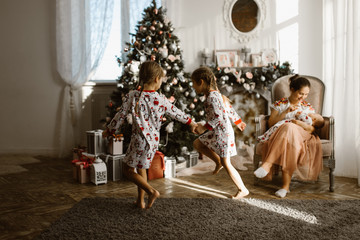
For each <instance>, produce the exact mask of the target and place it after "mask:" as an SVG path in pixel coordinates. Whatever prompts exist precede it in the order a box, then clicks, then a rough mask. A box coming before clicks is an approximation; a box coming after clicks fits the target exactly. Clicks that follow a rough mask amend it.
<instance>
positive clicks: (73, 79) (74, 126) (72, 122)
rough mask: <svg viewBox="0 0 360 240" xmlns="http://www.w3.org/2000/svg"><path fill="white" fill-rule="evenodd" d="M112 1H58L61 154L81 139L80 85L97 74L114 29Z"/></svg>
mask: <svg viewBox="0 0 360 240" xmlns="http://www.w3.org/2000/svg"><path fill="white" fill-rule="evenodd" d="M112 14H113V0H57V1H56V54H57V70H58V72H59V74H60V76H61V78H62V80H63V81H64V83H65V84H66V86H65V87H64V90H63V91H64V92H63V99H61V100H60V101H62V102H63V107H62V109H61V111H60V112H61V119H60V126H59V133H60V134H59V137H60V139H59V156H65V155H66V154H67V153H69V152H70V149H71V148H72V147H73V146H74V144H75V143H78V142H79V136H80V135H79V133H78V132H77V131H78V125H79V124H78V122H79V119H80V114H81V86H82V85H83V84H84V83H86V81H88V79H89V78H90V77H91V74H93V73H94V71H95V70H96V67H97V66H98V63H99V61H100V59H101V57H102V55H103V52H104V49H105V47H106V44H107V40H108V36H109V32H110V29H111V22H112Z"/></svg>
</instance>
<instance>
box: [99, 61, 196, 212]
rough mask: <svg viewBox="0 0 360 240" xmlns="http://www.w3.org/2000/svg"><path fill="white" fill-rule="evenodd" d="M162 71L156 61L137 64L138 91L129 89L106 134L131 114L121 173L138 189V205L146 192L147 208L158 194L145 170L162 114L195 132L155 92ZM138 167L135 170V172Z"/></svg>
mask: <svg viewBox="0 0 360 240" xmlns="http://www.w3.org/2000/svg"><path fill="white" fill-rule="evenodd" d="M163 77H164V71H163V69H162V68H161V67H160V65H159V64H157V63H156V62H150V61H149V62H144V63H142V64H141V66H140V71H139V78H140V80H139V83H140V84H139V85H140V89H141V90H134V91H130V92H129V93H128V94H127V95H126V96H125V98H124V99H123V104H122V106H121V108H120V110H119V111H118V112H117V113H116V115H115V117H114V118H113V119H112V120H111V122H110V124H109V125H108V130H107V131H105V135H108V134H110V133H112V132H114V131H115V130H116V129H118V128H120V126H121V125H122V124H123V123H124V121H125V119H126V117H127V115H128V114H129V113H130V114H131V115H132V119H133V123H132V135H131V140H130V145H129V147H128V149H127V151H126V156H125V158H124V162H125V163H126V167H125V170H124V173H125V174H126V176H127V177H128V178H129V179H130V180H131V181H133V182H134V183H135V184H136V185H137V186H138V188H139V195H138V199H137V202H136V204H137V206H138V207H140V208H144V207H145V203H144V191H146V192H147V193H148V195H149V197H148V205H147V208H150V207H151V206H152V204H153V202H154V201H155V199H156V198H157V197H159V196H160V193H159V192H158V191H157V190H156V189H154V188H153V187H152V186H151V185H149V184H148V182H147V175H146V169H148V168H149V167H150V165H151V161H152V159H153V158H154V155H155V152H156V150H157V149H158V146H159V140H160V128H161V123H162V119H163V117H164V116H165V115H166V116H169V117H170V118H173V119H175V120H177V121H179V122H181V123H184V124H188V125H190V127H191V130H192V131H194V129H195V127H196V123H194V122H192V121H191V118H190V117H189V116H187V115H186V114H185V113H184V112H182V111H181V110H179V109H178V108H177V107H175V106H174V105H172V104H171V103H170V101H169V100H168V99H167V98H166V97H165V96H164V95H162V94H159V93H158V92H156V90H158V89H159V88H160V86H161V83H162V78H163ZM135 169H137V171H135Z"/></svg>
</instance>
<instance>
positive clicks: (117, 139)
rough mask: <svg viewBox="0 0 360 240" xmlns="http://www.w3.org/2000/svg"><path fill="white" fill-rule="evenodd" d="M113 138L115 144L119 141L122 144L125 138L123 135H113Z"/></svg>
mask: <svg viewBox="0 0 360 240" xmlns="http://www.w3.org/2000/svg"><path fill="white" fill-rule="evenodd" d="M112 136H113V138H114V140H115V142H117V141H119V142H121V141H122V137H123V135H122V134H113V135H112Z"/></svg>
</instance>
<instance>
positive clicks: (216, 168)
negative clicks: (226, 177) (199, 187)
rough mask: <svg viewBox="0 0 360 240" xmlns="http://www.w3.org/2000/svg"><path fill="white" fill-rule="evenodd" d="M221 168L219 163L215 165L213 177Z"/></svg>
mask: <svg viewBox="0 0 360 240" xmlns="http://www.w3.org/2000/svg"><path fill="white" fill-rule="evenodd" d="M222 168H223V166H222V165H221V163H219V164H216V167H215V170H214V171H213V175H215V174H218V173H219V172H220V170H221V169H222Z"/></svg>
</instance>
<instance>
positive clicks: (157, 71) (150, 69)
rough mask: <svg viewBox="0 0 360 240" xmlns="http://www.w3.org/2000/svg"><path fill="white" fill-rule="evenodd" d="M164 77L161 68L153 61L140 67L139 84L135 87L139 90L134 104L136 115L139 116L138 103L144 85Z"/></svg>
mask: <svg viewBox="0 0 360 240" xmlns="http://www.w3.org/2000/svg"><path fill="white" fill-rule="evenodd" d="M164 76H165V74H164V70H163V69H162V68H161V66H160V65H159V64H158V63H156V62H154V61H146V62H143V63H142V64H141V65H140V70H139V83H138V85H137V86H136V89H139V88H140V95H139V99H138V101H137V102H136V106H135V112H136V113H137V114H139V101H140V97H141V94H142V92H143V90H144V84H146V83H151V82H153V81H154V80H155V79H156V78H162V77H164Z"/></svg>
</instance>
